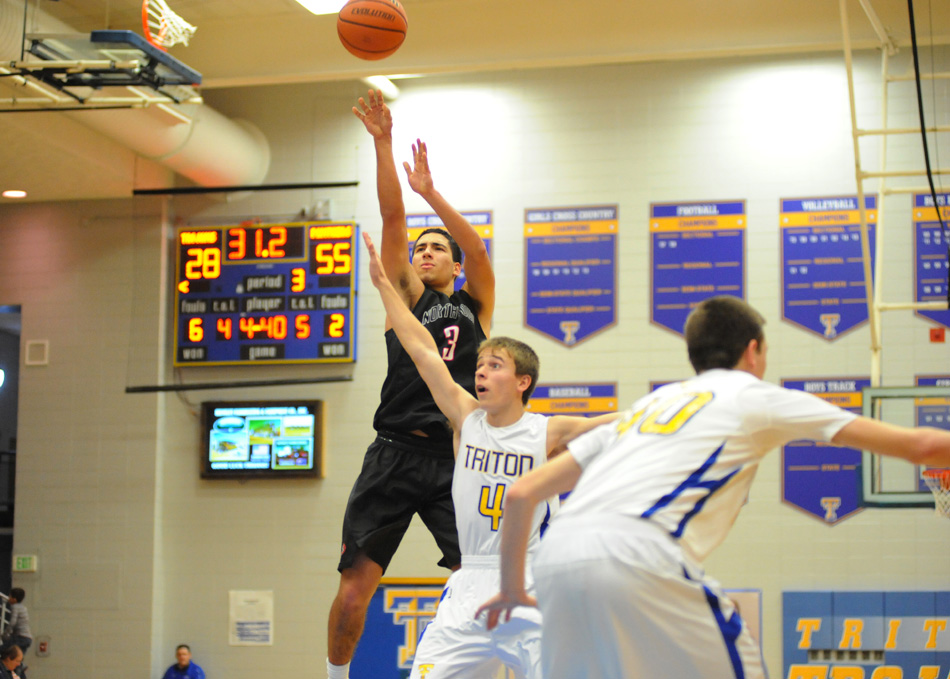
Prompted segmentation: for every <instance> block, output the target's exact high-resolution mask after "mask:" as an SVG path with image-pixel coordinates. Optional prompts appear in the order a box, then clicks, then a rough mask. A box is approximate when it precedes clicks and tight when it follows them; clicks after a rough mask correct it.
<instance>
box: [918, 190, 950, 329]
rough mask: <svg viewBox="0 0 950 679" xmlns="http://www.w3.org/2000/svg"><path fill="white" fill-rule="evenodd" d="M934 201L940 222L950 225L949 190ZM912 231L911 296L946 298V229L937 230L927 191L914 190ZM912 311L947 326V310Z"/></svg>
mask: <svg viewBox="0 0 950 679" xmlns="http://www.w3.org/2000/svg"><path fill="white" fill-rule="evenodd" d="M937 203H938V205H940V216H941V217H942V218H943V223H944V224H945V225H947V226H948V227H950V206H948V203H950V193H938V194H937ZM914 234H915V237H914V262H915V264H916V266H914V289H915V295H916V296H915V298H914V299H915V300H916V301H918V302H946V301H947V285H948V278H947V277H948V276H950V261H948V259H947V248H948V247H950V233H947V232H941V230H940V221H939V220H938V219H937V209H936V208H935V207H934V201H933V197H932V196H931V195H930V194H929V193H927V194H922V193H917V194H914ZM914 313H915V314H917V315H918V316H921V317H922V318H926V319H928V320H931V321H933V322H934V323H938V324H940V325H942V326H945V327H948V328H950V310H945V309H941V310H934V311H930V310H924V309H917V310H915V311H914Z"/></svg>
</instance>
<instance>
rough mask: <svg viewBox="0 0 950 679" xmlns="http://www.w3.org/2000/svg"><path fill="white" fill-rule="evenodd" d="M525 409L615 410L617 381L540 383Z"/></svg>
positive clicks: (546, 411) (572, 412)
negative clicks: (599, 382) (605, 382)
mask: <svg viewBox="0 0 950 679" xmlns="http://www.w3.org/2000/svg"><path fill="white" fill-rule="evenodd" d="M527 410H528V412H529V413H540V414H542V415H587V416H588V417H595V416H597V415H606V414H607V413H615V412H617V383H616V382H613V383H610V384H539V385H538V386H537V388H536V389H535V390H534V393H533V394H531V400H530V401H528V407H527Z"/></svg>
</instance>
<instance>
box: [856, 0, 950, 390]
mask: <svg viewBox="0 0 950 679" xmlns="http://www.w3.org/2000/svg"><path fill="white" fill-rule="evenodd" d="M858 2H859V3H860V4H861V7H862V9H863V10H864V13H865V14H866V16H867V18H868V20H869V21H870V22H871V25H872V26H873V28H874V32H875V34H876V35H877V38H878V40H879V42H880V49H881V127H880V128H876V129H862V128H860V127H858V117H857V112H856V109H855V96H854V73H853V59H852V44H851V34H850V26H849V23H848V10H847V4H848V0H839V4H840V8H841V30H842V34H843V38H844V58H845V65H846V67H847V72H848V97H849V100H850V103H851V133H852V139H853V145H854V171H855V179H856V183H857V189H858V206H859V213H860V218H861V247H862V254H863V257H864V280H865V290H866V293H867V304H868V318H869V319H870V328H871V386H874V387H877V386H881V312H883V311H891V310H897V309H913V310H943V309H947V301H945V300H944V301H927V302H885V301H883V300H882V299H881V291H882V289H883V280H884V278H883V268H884V267H883V261H884V257H883V256H882V255H881V253H882V252H883V247H882V246H883V244H884V242H885V241H884V233H885V231H884V215H885V210H884V202H885V199H886V198H887V197H889V196H894V195H898V194H904V195H906V194H915V193H929V192H930V187H929V186H917V187H912V186H906V185H903V184H905V182H894V181H892V180H895V179H906V178H915V177H923V178H926V176H927V171H926V169H925V168H924V167H921V169H919V170H891V169H889V168H888V155H887V151H888V148H887V141H888V138H889V137H891V136H893V135H908V134H915V135H920V134H921V129H920V127H889V126H888V98H889V96H890V85H891V84H892V83H895V82H900V81H908V80H914V79H915V76H914V73H913V72H911V73H910V74H906V75H892V74H891V73H890V70H889V67H890V59H891V57H893V56H894V55H895V54H896V53H897V45H896V44H895V43H894V41H893V40H892V39H891V37H890V35H889V34H888V32H887V30H886V28H885V27H884V25H883V23H882V22H881V20H880V19H879V18H878V16H877V13H876V12H875V11H874V8H873V7H872V6H871V0H858ZM920 77H921V79H922V80H923V79H926V80H938V79H950V73H937V72H933V73H926V74H925V73H921V74H920ZM926 132H927V133H932V134H935V135H939V134H948V133H950V125H932V126H931V125H928V126H927V129H926ZM863 137H879V138H880V164H879V167H878V169H876V170H865V169H864V167H863V165H862V162H861V149H860V143H859V142H860V140H861V139H862V138H863ZM921 157H922V158H923V155H921ZM931 173H932V174H933V175H934V176H936V175H948V174H950V168H931ZM873 179H876V180H878V188H877V196H878V204H877V223H876V244H877V247H876V251H877V253H878V256H877V257H875V258H874V267H873V278H872V267H871V250H870V239H869V234H868V219H867V210H866V204H865V188H864V182H865V181H868V180H873ZM895 184H901V185H895ZM938 209H940V208H938ZM943 213H944V214H945V215H947V214H950V209H948V208H946V207H945V208H943ZM944 221H945V222H946V216H945V217H944ZM947 238H948V236H947V234H946V233H945V234H944V239H945V241H944V242H945V243H946V242H947V241H946V239H947ZM872 281H873V282H876V283H877V284H876V285H874V284H873V283H872Z"/></svg>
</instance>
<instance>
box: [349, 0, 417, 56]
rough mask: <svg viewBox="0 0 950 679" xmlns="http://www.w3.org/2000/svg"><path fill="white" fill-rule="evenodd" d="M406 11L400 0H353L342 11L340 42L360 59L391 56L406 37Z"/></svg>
mask: <svg viewBox="0 0 950 679" xmlns="http://www.w3.org/2000/svg"><path fill="white" fill-rule="evenodd" d="M407 27H408V23H407V22H406V11H405V10H404V9H403V8H402V5H400V4H399V0H349V1H348V2H347V3H346V4H345V5H344V6H343V9H341V10H340V14H339V16H338V17H337V20H336V31H337V33H339V35H340V42H342V43H343V46H344V47H345V48H346V49H347V50H348V51H349V52H350V53H351V54H354V55H356V56H358V57H359V58H360V59H368V60H370V61H374V60H376V59H382V58H384V57H388V56H389V55H390V54H392V53H393V52H395V51H396V50H397V49H399V46H400V45H401V44H402V41H403V40H405V39H406V28H407Z"/></svg>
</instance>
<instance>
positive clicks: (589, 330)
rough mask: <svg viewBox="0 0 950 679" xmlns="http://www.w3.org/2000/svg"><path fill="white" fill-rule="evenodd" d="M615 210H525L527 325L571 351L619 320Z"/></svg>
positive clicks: (602, 208)
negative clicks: (569, 348) (570, 348)
mask: <svg viewBox="0 0 950 679" xmlns="http://www.w3.org/2000/svg"><path fill="white" fill-rule="evenodd" d="M617 220H618V217H617V206H616V205H606V206H600V207H564V208H546V209H536V210H525V217H524V221H525V223H524V238H525V286H524V287H525V320H524V324H525V325H526V326H527V327H529V328H532V329H533V330H537V331H538V332H540V333H541V334H543V335H547V336H548V337H551V338H553V339H554V340H556V341H558V342H560V343H561V344H563V345H565V346H567V347H573V346H576V345H577V344H579V343H580V342H582V341H584V340H585V339H587V338H589V337H591V336H593V335H595V334H597V333H598V332H600V331H602V330H605V329H606V328H609V327H610V326H612V325H615V324H616V322H617V230H618V221H617Z"/></svg>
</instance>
